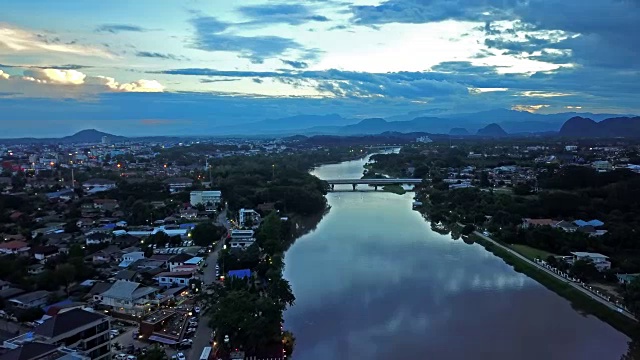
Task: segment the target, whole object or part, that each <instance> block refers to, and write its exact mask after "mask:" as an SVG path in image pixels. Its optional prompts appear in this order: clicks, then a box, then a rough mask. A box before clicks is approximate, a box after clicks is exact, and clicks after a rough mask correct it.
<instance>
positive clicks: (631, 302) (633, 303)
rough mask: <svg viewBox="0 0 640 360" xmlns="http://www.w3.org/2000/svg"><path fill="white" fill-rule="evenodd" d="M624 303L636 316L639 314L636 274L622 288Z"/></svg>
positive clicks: (638, 285) (639, 280) (639, 305)
mask: <svg viewBox="0 0 640 360" xmlns="http://www.w3.org/2000/svg"><path fill="white" fill-rule="evenodd" d="M624 303H625V305H626V306H627V308H629V311H631V313H632V314H633V315H634V316H636V317H639V316H640V276H636V277H635V278H634V279H633V280H632V281H631V283H630V284H628V285H627V286H626V288H625V290H624Z"/></svg>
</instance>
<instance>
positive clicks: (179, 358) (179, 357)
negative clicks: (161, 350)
mask: <svg viewBox="0 0 640 360" xmlns="http://www.w3.org/2000/svg"><path fill="white" fill-rule="evenodd" d="M171 359H172V360H187V358H186V357H185V356H184V354H183V353H181V352H179V353H177V354H175V355H173V356H172V357H171Z"/></svg>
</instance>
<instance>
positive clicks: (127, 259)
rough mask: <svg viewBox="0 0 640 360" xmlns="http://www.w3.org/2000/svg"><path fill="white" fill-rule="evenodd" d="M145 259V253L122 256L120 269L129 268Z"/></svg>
mask: <svg viewBox="0 0 640 360" xmlns="http://www.w3.org/2000/svg"><path fill="white" fill-rule="evenodd" d="M140 259H144V252H142V251H133V252H129V253H126V254H123V255H122V262H121V263H120V264H118V266H119V267H122V268H126V267H129V265H131V264H132V263H133V262H134V261H136V260H140Z"/></svg>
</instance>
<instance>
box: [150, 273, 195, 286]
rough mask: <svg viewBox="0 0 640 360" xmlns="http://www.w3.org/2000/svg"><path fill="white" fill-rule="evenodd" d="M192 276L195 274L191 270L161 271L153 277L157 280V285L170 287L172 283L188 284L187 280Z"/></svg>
mask: <svg viewBox="0 0 640 360" xmlns="http://www.w3.org/2000/svg"><path fill="white" fill-rule="evenodd" d="M194 278H195V276H194V272H193V271H181V272H162V273H160V274H158V275H156V277H155V279H156V280H157V281H158V285H160V286H162V287H171V286H173V285H174V284H175V285H189V280H191V279H194Z"/></svg>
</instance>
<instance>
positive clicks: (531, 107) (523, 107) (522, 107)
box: [511, 104, 550, 113]
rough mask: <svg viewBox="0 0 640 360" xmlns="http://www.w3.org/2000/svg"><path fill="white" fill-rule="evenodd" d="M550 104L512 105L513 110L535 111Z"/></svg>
mask: <svg viewBox="0 0 640 360" xmlns="http://www.w3.org/2000/svg"><path fill="white" fill-rule="evenodd" d="M549 106H550V105H547V104H540V105H513V106H512V107H511V110H515V111H526V112H530V113H534V112H536V111H538V110H540V109H542V108H547V107H549Z"/></svg>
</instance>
